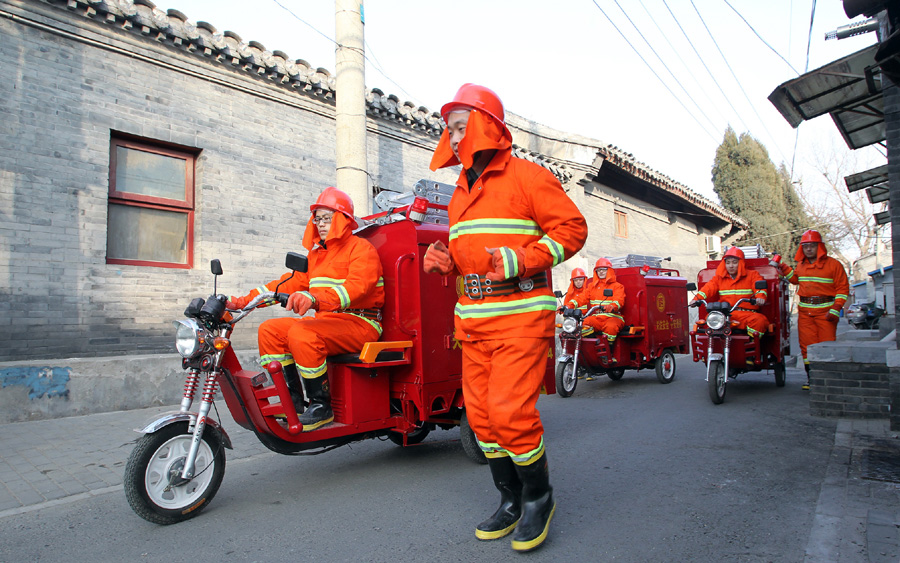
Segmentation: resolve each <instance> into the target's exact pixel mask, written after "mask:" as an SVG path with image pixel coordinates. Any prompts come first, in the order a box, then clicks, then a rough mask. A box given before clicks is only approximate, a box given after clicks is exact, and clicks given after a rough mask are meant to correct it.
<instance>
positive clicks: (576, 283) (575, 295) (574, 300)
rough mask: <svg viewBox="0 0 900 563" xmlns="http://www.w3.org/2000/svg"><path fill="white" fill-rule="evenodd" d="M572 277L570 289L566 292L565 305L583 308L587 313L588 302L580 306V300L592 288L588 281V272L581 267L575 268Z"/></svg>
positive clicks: (582, 310)
mask: <svg viewBox="0 0 900 563" xmlns="http://www.w3.org/2000/svg"><path fill="white" fill-rule="evenodd" d="M570 279H571V281H570V282H569V291H567V292H566V297H565V299H563V306H564V307H570V308H572V309H581V312H582V313H586V312H587V304H585V305H580V306H579V305H578V300H579V299H580V298H581V296H582V295H585V294H586V293H587V292H588V290H590V284H588V283H586V282H587V274H585V273H584V270H582V269H581V268H575V269H574V270H572V275H571V276H570Z"/></svg>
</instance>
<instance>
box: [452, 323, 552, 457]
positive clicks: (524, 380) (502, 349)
mask: <svg viewBox="0 0 900 563" xmlns="http://www.w3.org/2000/svg"><path fill="white" fill-rule="evenodd" d="M549 353H550V339H548V338H523V337H517V338H508V339H498V340H478V341H475V342H463V343H462V355H463V358H462V362H463V363H462V373H463V377H462V384H463V396H464V397H465V398H466V417H467V418H468V420H469V426H471V428H472V430H473V431H474V432H475V437H476V438H478V442H479V445H480V446H481V449H482V450H483V451H484V452H485V455H486V456H488V457H499V456H505V455H509V456H510V457H511V458H512V460H513V461H514V462H517V463H520V464H523V465H527V464H528V463H529V462H531V461H534V460H536V459H538V458H539V457H540V454H541V453H542V451H543V447H544V440H543V435H544V426H543V425H542V424H541V418H540V414H539V413H538V410H537V400H538V395H540V391H541V385H542V384H543V381H544V373H545V371H546V369H547V358H548V354H549Z"/></svg>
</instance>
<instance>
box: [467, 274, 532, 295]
mask: <svg viewBox="0 0 900 563" xmlns="http://www.w3.org/2000/svg"><path fill="white" fill-rule="evenodd" d="M460 280H462V284H463V293H465V294H466V296H467V297H468V298H469V299H484V298H485V297H500V296H503V295H512V294H513V293H519V292H523V293H528V292H529V291H533V290H535V289H541V288H544V287H547V274H546V273H544V272H541V273H540V274H538V275H536V276H534V277H531V278H510V279H508V280H503V281H499V282H495V281H491V280H489V279H487V278H486V277H484V276H479V275H478V274H466V275H464V276H460Z"/></svg>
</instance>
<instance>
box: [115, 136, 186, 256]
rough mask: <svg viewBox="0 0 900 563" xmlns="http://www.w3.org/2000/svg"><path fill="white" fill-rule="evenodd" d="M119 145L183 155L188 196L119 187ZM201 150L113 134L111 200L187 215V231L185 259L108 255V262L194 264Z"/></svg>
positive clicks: (181, 156) (150, 151)
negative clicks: (196, 186)
mask: <svg viewBox="0 0 900 563" xmlns="http://www.w3.org/2000/svg"><path fill="white" fill-rule="evenodd" d="M117 147H124V148H127V149H132V150H140V151H144V152H149V153H154V154H159V155H163V156H170V157H173V158H180V159H182V160H185V161H186V165H185V167H184V175H185V177H184V192H185V193H184V200H177V199H170V198H164V197H154V196H148V195H143V194H136V193H132V192H120V191H118V190H117V189H116V165H117V163H116V159H117V152H118V151H117ZM198 154H199V151H197V150H196V149H190V148H188V147H180V146H176V145H171V144H166V143H162V142H157V141H151V140H144V139H138V138H134V137H131V136H126V135H121V134H120V135H113V136H112V137H111V139H110V144H109V200H108V201H109V203H110V204H117V205H129V206H133V207H143V208H146V209H159V210H163V211H174V212H178V213H183V214H186V215H187V234H186V239H187V240H186V245H185V246H186V248H185V263H180V262H155V261H151V260H133V259H123V258H110V257H109V256H107V257H106V263H107V264H126V265H132V266H154V267H157V268H180V269H185V270H187V269H190V268H193V266H194V179H195V177H196V174H195V168H196V164H197V155H198Z"/></svg>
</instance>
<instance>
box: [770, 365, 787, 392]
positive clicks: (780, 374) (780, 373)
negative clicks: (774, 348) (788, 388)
mask: <svg viewBox="0 0 900 563" xmlns="http://www.w3.org/2000/svg"><path fill="white" fill-rule="evenodd" d="M772 371H774V372H775V386H776V387H784V362H778V363H777V364H775V367H773V368H772Z"/></svg>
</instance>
